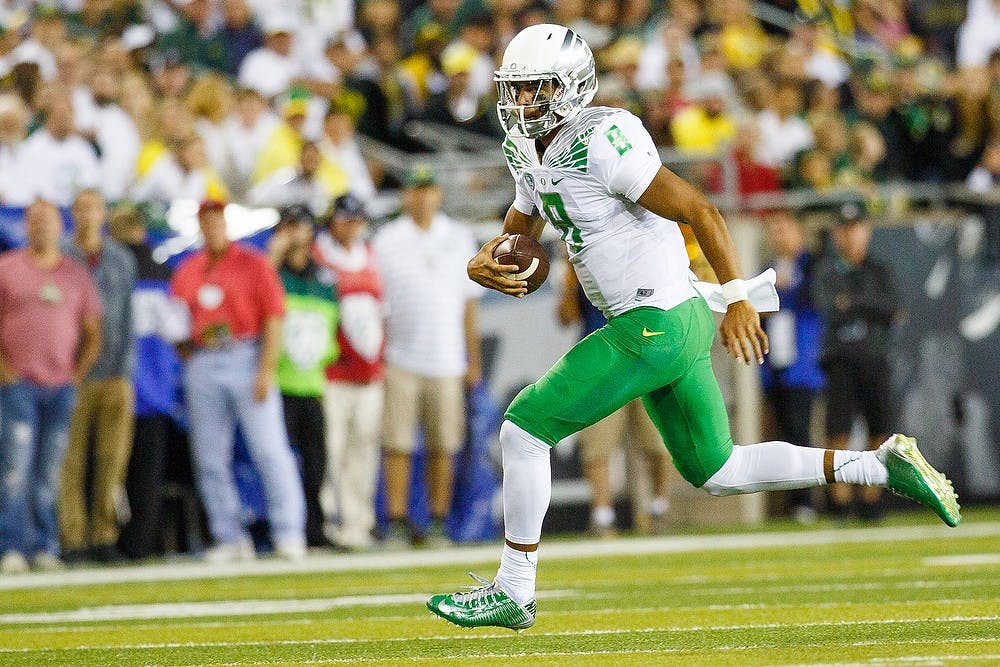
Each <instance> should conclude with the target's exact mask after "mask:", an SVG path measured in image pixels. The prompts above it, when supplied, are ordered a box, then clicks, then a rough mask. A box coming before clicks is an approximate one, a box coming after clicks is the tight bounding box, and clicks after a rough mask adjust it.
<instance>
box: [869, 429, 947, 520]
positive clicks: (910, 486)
mask: <svg viewBox="0 0 1000 667" xmlns="http://www.w3.org/2000/svg"><path fill="white" fill-rule="evenodd" d="M879 457H880V458H882V461H883V463H885V467H886V468H887V469H888V471H889V481H888V486H889V490H890V491H892V492H893V493H895V494H896V495H897V496H903V497H904V498H909V499H910V500H915V501H917V502H918V503H920V504H921V505H924V506H925V507H929V508H931V509H932V510H934V513H935V514H937V515H938V516H939V517H941V520H942V521H944V522H945V523H946V524H948V525H949V526H951V527H953V528H954V527H955V526H957V525H958V522H959V521H961V520H962V514H961V512H960V511H959V506H958V496H957V495H955V489H953V488H952V486H951V482H950V481H948V478H947V477H945V476H944V475H943V474H941V473H940V472H938V471H937V470H935V469H934V468H933V467H932V466H931V464H930V463H928V462H927V459H925V458H924V456H923V454H921V453H920V450H918V449H917V441H916V440H915V439H914V438H908V437H906V436H905V435H900V434H899V433H896V434H895V435H893V436H891V437H890V438H889V439H888V440H886V441H885V442H884V443H882V446H881V447H879Z"/></svg>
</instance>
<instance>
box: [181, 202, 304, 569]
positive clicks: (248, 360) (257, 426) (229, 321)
mask: <svg viewBox="0 0 1000 667" xmlns="http://www.w3.org/2000/svg"><path fill="white" fill-rule="evenodd" d="M224 210H225V205H224V204H223V203H222V202H218V201H206V202H202V204H201V206H200V207H199V209H198V224H199V227H200V229H201V233H202V236H203V237H204V242H205V245H204V249H203V250H201V251H199V252H197V253H195V254H193V255H192V256H191V257H189V258H187V259H186V260H184V261H183V262H182V263H181V265H180V266H179V267H178V268H177V272H176V273H175V274H174V277H173V279H172V280H171V282H170V290H171V292H172V294H173V296H174V297H175V298H176V299H178V300H180V301H181V302H183V304H184V305H185V306H186V307H187V310H188V312H189V313H190V317H191V336H190V340H189V341H188V342H187V343H186V344H185V345H184V346H183V348H184V351H185V352H186V353H187V355H189V358H188V360H187V361H188V363H187V367H186V368H185V370H184V389H185V393H186V397H187V407H188V417H189V422H190V427H191V447H192V454H193V459H194V468H195V478H196V480H197V483H198V488H199V490H200V492H201V496H202V501H203V502H204V504H205V510H206V512H207V513H208V520H209V529H210V531H211V533H212V537H213V538H214V539H215V543H216V544H215V546H214V547H212V548H211V549H209V551H208V552H207V553H206V558H207V559H209V560H215V561H232V560H245V559H250V558H253V556H254V549H253V543H252V542H251V540H250V536H249V535H248V533H247V531H246V527H245V526H244V525H243V523H242V520H241V517H242V515H243V512H242V511H241V506H240V499H239V494H238V492H237V489H236V483H235V480H234V477H233V446H234V443H233V437H234V432H235V429H236V425H237V424H239V426H240V431H241V432H242V433H243V436H244V438H245V439H246V444H247V449H248V450H249V452H250V456H251V458H252V459H253V461H254V464H255V465H256V466H257V470H258V472H259V473H260V476H261V481H262V482H263V484H264V491H265V495H266V497H267V505H268V508H267V511H268V521H269V523H270V526H271V534H272V538H273V542H274V547H275V552H276V553H277V554H278V555H279V556H282V557H285V558H290V559H297V558H301V557H302V556H304V555H305V500H304V498H303V495H302V485H301V484H300V482H299V475H298V471H297V470H296V466H295V460H294V458H293V457H292V452H291V448H290V447H289V444H288V436H287V434H286V433H285V426H284V421H283V417H282V411H281V400H280V397H279V395H278V389H277V386H276V384H275V375H274V374H275V368H276V367H277V362H278V356H279V352H280V345H281V321H282V316H283V315H284V309H285V306H284V298H285V295H284V291H283V290H282V287H281V282H280V280H279V279H278V275H277V273H276V272H275V270H274V267H272V266H271V264H270V262H268V260H267V258H266V257H265V256H264V254H263V253H260V252H257V251H255V250H252V249H250V248H248V247H246V246H243V245H241V244H239V243H233V242H232V241H230V240H229V237H228V236H227V234H226V219H225V214H224Z"/></svg>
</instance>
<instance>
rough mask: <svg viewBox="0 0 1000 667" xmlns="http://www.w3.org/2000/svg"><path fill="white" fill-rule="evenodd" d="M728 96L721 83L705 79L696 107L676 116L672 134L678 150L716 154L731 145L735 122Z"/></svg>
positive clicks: (716, 80) (697, 93)
mask: <svg viewBox="0 0 1000 667" xmlns="http://www.w3.org/2000/svg"><path fill="white" fill-rule="evenodd" d="M726 92H727V91H726V90H725V88H724V85H723V83H722V81H721V80H720V79H716V78H714V77H711V78H706V79H705V80H704V81H703V82H702V84H701V85H700V86H699V87H698V89H697V91H696V99H695V102H694V104H691V105H689V106H687V107H685V108H684V109H682V110H681V111H679V112H677V115H675V116H674V118H673V120H671V122H670V132H671V134H672V135H673V139H674V146H675V147H676V148H677V149H678V150H680V151H682V152H685V153H706V154H713V153H718V152H719V151H721V150H722V149H723V148H725V146H726V145H727V144H728V143H729V142H730V141H732V139H733V137H734V136H735V135H736V122H735V121H734V120H733V117H732V116H731V115H730V114H729V113H728V111H727V109H726V106H727V102H726Z"/></svg>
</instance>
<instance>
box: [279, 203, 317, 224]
mask: <svg viewBox="0 0 1000 667" xmlns="http://www.w3.org/2000/svg"><path fill="white" fill-rule="evenodd" d="M278 215H279V216H280V217H279V218H278V224H279V225H280V224H282V223H285V222H308V223H309V224H311V225H314V224H316V216H314V215H313V214H312V211H310V210H309V209H308V208H307V207H305V206H303V205H302V204H292V205H290V206H283V207H281V209H279V210H278Z"/></svg>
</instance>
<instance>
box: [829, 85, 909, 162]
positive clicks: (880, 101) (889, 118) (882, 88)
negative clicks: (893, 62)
mask: <svg viewBox="0 0 1000 667" xmlns="http://www.w3.org/2000/svg"><path fill="white" fill-rule="evenodd" d="M851 92H852V93H853V97H854V104H855V106H854V108H853V109H848V110H847V111H846V112H845V116H846V117H847V119H848V120H849V121H850V122H851V123H854V124H856V123H860V122H865V123H869V124H870V125H872V126H873V127H874V128H875V129H876V130H878V133H879V134H880V135H882V139H883V140H884V141H885V146H886V159H885V164H884V165H883V169H884V172H885V175H886V178H887V179H891V178H894V177H902V176H903V170H904V168H908V167H909V165H907V164H906V162H905V160H906V156H905V155H904V152H903V124H902V122H901V120H900V118H899V116H898V114H897V113H896V111H895V110H894V109H893V96H894V94H895V92H894V90H893V88H892V82H891V81H890V80H889V78H888V74H886V73H885V72H881V71H878V70H876V71H874V72H871V73H869V74H868V75H867V76H865V77H857V78H855V79H854V80H853V81H852V86H851Z"/></svg>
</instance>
